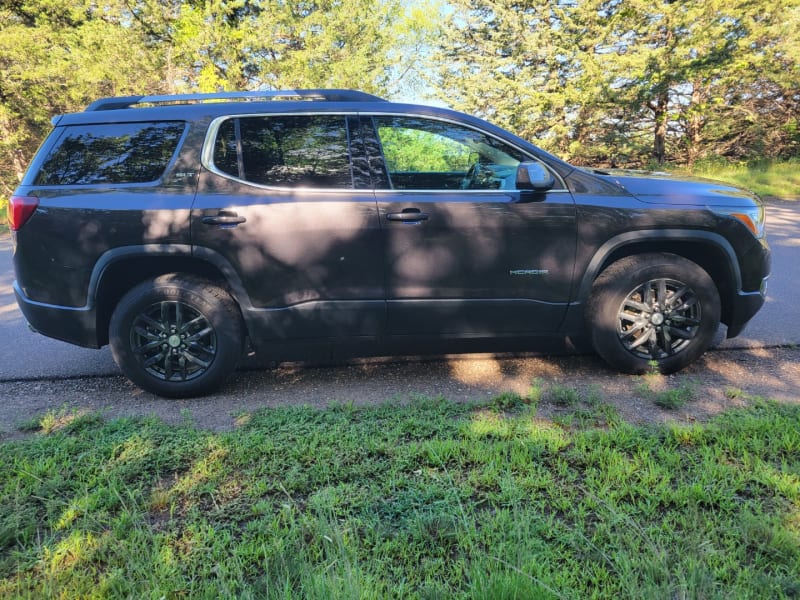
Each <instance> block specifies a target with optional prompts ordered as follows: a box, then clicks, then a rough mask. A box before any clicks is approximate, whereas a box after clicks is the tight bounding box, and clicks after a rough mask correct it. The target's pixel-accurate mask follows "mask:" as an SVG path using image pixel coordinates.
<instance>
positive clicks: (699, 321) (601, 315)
mask: <svg viewBox="0 0 800 600" xmlns="http://www.w3.org/2000/svg"><path fill="white" fill-rule="evenodd" d="M587 318H588V321H589V324H590V330H591V338H592V344H593V346H594V348H595V350H596V352H597V353H598V354H599V355H600V356H601V357H603V358H604V359H605V360H606V361H607V362H608V363H609V364H611V365H612V366H613V367H615V368H617V369H619V370H620V371H624V372H626V373H643V372H645V371H647V370H649V369H652V368H653V367H655V368H656V369H657V370H658V371H660V372H661V373H664V374H667V373H674V372H675V371H679V370H680V369H682V368H684V367H685V366H687V365H688V364H689V363H691V362H693V361H694V360H696V359H697V358H699V357H700V356H701V355H702V354H703V353H704V352H705V351H706V350H707V349H708V347H709V346H710V345H711V343H712V341H713V340H714V336H715V334H716V331H717V329H718V327H719V320H720V299H719V292H718V291H717V287H716V285H715V284H714V281H713V280H712V279H711V277H710V276H709V275H708V273H706V272H705V270H703V269H702V268H701V267H699V266H698V265H697V264H695V263H693V262H691V261H689V260H687V259H685V258H682V257H680V256H676V255H672V254H645V255H640V256H630V257H627V258H623V259H621V260H619V261H617V262H615V263H614V264H612V265H611V266H610V267H608V268H607V269H606V270H605V271H603V272H602V273H601V274H600V276H599V277H598V278H597V281H596V282H595V284H594V287H593V288H592V295H591V298H590V301H589V303H588V314H587Z"/></svg>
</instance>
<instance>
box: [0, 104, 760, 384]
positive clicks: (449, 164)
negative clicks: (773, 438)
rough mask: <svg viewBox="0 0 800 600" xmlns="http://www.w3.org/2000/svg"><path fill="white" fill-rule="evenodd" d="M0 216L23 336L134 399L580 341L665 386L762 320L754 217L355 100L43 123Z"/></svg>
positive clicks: (673, 183)
mask: <svg viewBox="0 0 800 600" xmlns="http://www.w3.org/2000/svg"><path fill="white" fill-rule="evenodd" d="M53 125H54V126H53V130H52V132H51V133H50V135H49V137H48V138H47V139H46V140H45V142H44V143H43V145H42V147H41V148H40V150H39V152H38V153H37V155H36V157H35V158H34V160H33V161H32V163H31V165H30V167H29V169H28V171H27V173H26V175H25V177H24V179H23V181H22V182H21V184H20V186H19V188H18V189H17V190H16V192H15V193H14V195H13V197H12V198H11V200H10V203H9V223H10V227H11V229H12V231H13V246H14V266H15V270H16V281H15V283H14V291H15V293H16V297H17V301H18V303H19V306H20V308H21V310H22V312H23V314H24V315H25V317H26V319H27V320H28V322H29V324H30V325H31V327H32V329H34V330H35V331H38V332H40V333H42V334H44V335H47V336H50V337H54V338H57V339H60V340H65V341H67V342H70V343H73V344H77V345H80V346H86V347H93V348H99V347H102V346H104V345H106V344H110V346H111V350H112V353H113V356H114V359H115V360H116V361H117V363H118V365H119V366H120V368H121V369H122V371H123V372H124V373H125V374H126V375H127V376H128V377H129V378H130V379H131V380H132V381H133V382H134V383H135V384H136V385H138V386H140V387H141V388H143V389H145V390H147V391H150V392H152V393H155V394H158V395H161V396H167V397H186V396H195V395H201V394H206V393H210V392H211V391H213V390H215V389H217V388H218V387H219V386H220V385H221V384H222V383H223V381H224V380H225V378H226V377H227V376H228V375H229V374H230V373H231V372H232V371H233V370H234V368H235V367H236V365H237V364H238V362H239V360H240V357H241V356H242V354H243V352H244V351H245V349H246V348H248V347H250V348H252V349H253V350H255V352H256V353H257V354H259V355H261V356H262V357H265V358H267V359H269V360H287V359H308V358H314V359H319V358H330V357H332V356H354V355H362V356H364V355H388V354H408V353H413V354H419V353H425V352H435V353H441V352H445V351H470V350H486V349H491V350H502V349H516V350H519V349H535V348H536V344H537V343H538V342H537V340H540V341H541V340H546V339H553V338H557V339H564V338H565V337H570V338H573V339H577V338H580V339H588V340H589V341H590V342H591V344H592V346H593V348H594V349H595V350H596V351H597V353H598V354H599V355H600V356H602V357H603V358H604V359H605V360H606V361H607V362H608V363H610V364H611V365H612V366H613V367H615V368H617V369H619V370H621V371H624V372H629V373H639V372H643V371H644V370H647V369H649V368H652V366H653V365H657V368H658V369H659V370H660V371H661V372H664V373H670V372H674V371H677V370H679V369H681V368H683V367H684V366H686V365H687V364H689V363H690V362H692V361H693V360H695V359H696V358H698V357H699V356H700V355H701V354H702V353H703V352H705V351H706V349H707V348H708V347H709V345H710V344H711V343H712V341H713V338H714V336H715V334H716V331H717V329H718V327H719V324H720V322H722V323H724V324H725V325H727V335H728V337H733V336H735V335H737V334H739V333H740V332H741V331H742V329H743V328H744V326H745V324H746V323H747V322H748V320H750V319H751V318H752V317H753V315H755V313H756V312H757V311H758V309H759V308H760V307H761V305H762V304H763V302H764V296H765V293H766V286H767V278H768V275H769V271H770V253H769V247H768V245H767V242H766V237H765V233H764V220H765V216H764V207H763V204H762V202H761V200H760V199H759V198H758V197H757V196H755V195H754V194H752V193H750V192H748V191H745V190H742V189H738V188H735V187H732V186H729V185H726V184H721V183H716V182H709V181H703V180H686V179H678V178H675V177H671V176H668V175H666V174H650V175H645V174H640V173H633V172H623V171H619V172H604V171H597V170H586V169H582V168H577V167H574V166H572V165H570V164H568V163H566V162H564V161H562V160H560V159H558V158H556V157H554V156H552V155H550V154H548V153H546V152H544V151H542V150H541V149H539V148H537V147H536V146H534V145H532V144H530V143H528V142H526V141H524V140H522V139H520V138H519V137H517V136H515V135H513V134H511V133H509V132H507V131H504V130H502V129H500V128H498V127H495V126H493V125H491V124H489V123H487V122H485V121H483V120H480V119H477V118H474V117H471V116H468V115H465V114H461V113H458V112H454V111H451V110H447V109H443V108H433V107H427V106H418V105H411V104H399V103H393V102H387V101H385V100H382V99H380V98H377V97H375V96H371V95H369V94H365V93H362V92H356V91H350V90H290V91H279V92H241V93H222V94H190V95H180V96H145V97H138V96H137V97H125V98H107V99H103V100H98V101H97V102H94V103H93V104H91V105H90V106H88V107H87V108H86V110H85V111H84V112H81V113H76V114H69V115H63V116H59V117H56V118H54V120H53Z"/></svg>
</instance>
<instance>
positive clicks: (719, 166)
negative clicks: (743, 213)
mask: <svg viewBox="0 0 800 600" xmlns="http://www.w3.org/2000/svg"><path fill="white" fill-rule="evenodd" d="M692 174H693V175H697V176H698V177H705V178H708V179H716V180H719V181H726V182H729V183H733V184H736V185H738V186H740V187H745V188H748V189H751V190H753V191H754V192H756V193H757V194H759V195H760V196H762V197H772V198H780V199H783V200H798V199H800V160H789V161H770V160H761V161H753V162H749V163H746V162H745V163H729V162H727V161H703V162H699V163H697V164H696V165H695V166H694V169H693V170H692Z"/></svg>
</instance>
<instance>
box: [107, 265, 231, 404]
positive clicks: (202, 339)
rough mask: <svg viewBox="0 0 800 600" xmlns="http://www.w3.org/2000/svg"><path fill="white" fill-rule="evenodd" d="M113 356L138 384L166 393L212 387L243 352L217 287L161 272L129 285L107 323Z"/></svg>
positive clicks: (224, 297) (224, 296) (222, 293)
mask: <svg viewBox="0 0 800 600" xmlns="http://www.w3.org/2000/svg"><path fill="white" fill-rule="evenodd" d="M109 339H110V343H111V352H112V354H113V356H114V360H115V361H116V362H117V364H118V365H119V367H120V369H122V371H123V372H124V373H125V375H126V376H127V377H128V378H129V379H130V380H131V381H133V382H134V383H135V384H136V385H138V386H139V387H141V388H142V389H144V390H146V391H148V392H152V393H154V394H157V395H159V396H166V397H170V398H184V397H189V396H200V395H203V394H207V393H210V392H212V391H214V390H216V389H217V388H218V387H219V386H220V385H221V384H222V383H223V381H224V380H225V378H227V376H228V375H229V374H230V373H231V372H232V371H233V370H234V368H235V367H236V363H237V362H238V360H239V357H240V356H241V353H242V340H243V335H242V325H241V318H240V316H239V311H238V308H237V306H236V303H235V302H234V301H233V299H232V298H231V297H230V295H229V294H228V293H227V292H225V291H224V290H223V289H222V288H220V287H218V286H216V285H213V284H212V283H210V282H208V281H205V280H201V279H196V278H193V277H189V276H181V275H174V274H173V275H163V276H161V277H157V278H155V279H152V280H148V281H145V282H143V283H141V284H139V285H137V286H136V287H134V288H133V289H131V290H130V291H129V292H128V293H127V294H125V296H123V298H122V300H121V301H120V302H119V304H118V305H117V308H116V309H115V310H114V313H113V315H112V317H111V323H110V325H109Z"/></svg>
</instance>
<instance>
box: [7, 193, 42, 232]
mask: <svg viewBox="0 0 800 600" xmlns="http://www.w3.org/2000/svg"><path fill="white" fill-rule="evenodd" d="M38 206H39V199H38V198H37V197H36V196H11V200H9V201H8V226H9V227H10V228H11V231H19V229H20V227H22V226H23V225H25V223H26V222H27V221H28V219H30V218H31V215H32V214H33V213H34V211H35V210H36V209H37V208H38Z"/></svg>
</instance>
